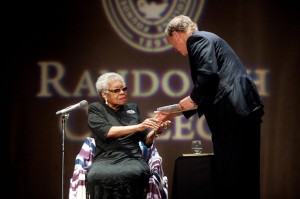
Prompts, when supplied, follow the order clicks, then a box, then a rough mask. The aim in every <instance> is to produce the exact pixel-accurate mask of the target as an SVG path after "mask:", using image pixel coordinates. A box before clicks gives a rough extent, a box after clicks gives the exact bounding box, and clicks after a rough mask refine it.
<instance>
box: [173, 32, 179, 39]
mask: <svg viewBox="0 0 300 199" xmlns="http://www.w3.org/2000/svg"><path fill="white" fill-rule="evenodd" d="M173 37H174V39H175V40H176V41H178V40H179V35H178V32H173Z"/></svg>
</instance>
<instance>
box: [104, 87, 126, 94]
mask: <svg viewBox="0 0 300 199" xmlns="http://www.w3.org/2000/svg"><path fill="white" fill-rule="evenodd" d="M107 91H109V92H112V93H120V92H121V91H123V92H126V91H127V87H126V86H125V87H123V88H116V89H107Z"/></svg>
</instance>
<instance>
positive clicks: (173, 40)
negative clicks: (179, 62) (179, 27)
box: [167, 32, 188, 56]
mask: <svg viewBox="0 0 300 199" xmlns="http://www.w3.org/2000/svg"><path fill="white" fill-rule="evenodd" d="M167 40H168V43H169V44H170V45H172V46H173V48H174V49H175V51H177V52H179V53H180V54H181V55H183V56H187V55H188V51H187V48H186V40H185V39H184V33H177V32H174V33H173V36H169V37H167Z"/></svg>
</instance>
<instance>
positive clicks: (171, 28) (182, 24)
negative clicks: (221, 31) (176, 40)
mask: <svg viewBox="0 0 300 199" xmlns="http://www.w3.org/2000/svg"><path fill="white" fill-rule="evenodd" d="M189 29H191V30H198V26H197V24H196V23H194V22H193V21H192V20H191V18H190V17H188V16H185V15H179V16H177V17H174V18H173V19H172V20H171V21H170V22H169V23H168V25H167V27H166V29H165V34H166V36H168V37H171V36H173V32H181V33H185V32H187V31H188V30H189Z"/></svg>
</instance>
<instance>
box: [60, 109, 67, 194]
mask: <svg viewBox="0 0 300 199" xmlns="http://www.w3.org/2000/svg"><path fill="white" fill-rule="evenodd" d="M68 117H69V114H68V113H66V114H63V115H62V116H61V118H62V126H61V127H62V136H61V137H62V139H61V199H64V168H65V127H66V120H67V119H68Z"/></svg>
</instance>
